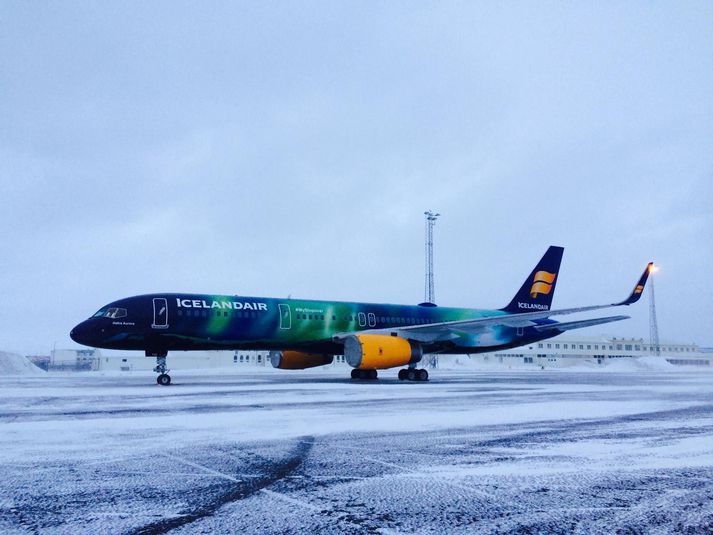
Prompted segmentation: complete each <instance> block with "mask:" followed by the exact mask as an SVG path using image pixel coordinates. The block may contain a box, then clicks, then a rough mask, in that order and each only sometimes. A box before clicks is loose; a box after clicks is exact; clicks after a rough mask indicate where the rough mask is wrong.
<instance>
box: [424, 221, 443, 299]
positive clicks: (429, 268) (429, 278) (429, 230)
mask: <svg viewBox="0 0 713 535" xmlns="http://www.w3.org/2000/svg"><path fill="white" fill-rule="evenodd" d="M423 215H425V216H426V287H425V290H424V301H425V302H427V303H435V302H436V292H435V289H434V284H433V226H434V225H435V224H436V219H438V217H439V216H440V215H441V214H435V213H433V211H431V210H428V211H427V212H424V213H423Z"/></svg>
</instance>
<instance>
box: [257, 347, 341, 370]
mask: <svg viewBox="0 0 713 535" xmlns="http://www.w3.org/2000/svg"><path fill="white" fill-rule="evenodd" d="M333 360H334V357H333V356H332V355H318V354H313V353H302V352H301V351H270V362H271V363H272V367H273V368H280V369H281V370H304V369H305V368H314V367H316V366H326V365H327V364H331V363H332V361H333Z"/></svg>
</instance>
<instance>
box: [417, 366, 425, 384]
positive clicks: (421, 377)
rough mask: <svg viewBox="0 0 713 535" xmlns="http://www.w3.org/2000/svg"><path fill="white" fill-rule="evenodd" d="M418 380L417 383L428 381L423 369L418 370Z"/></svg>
mask: <svg viewBox="0 0 713 535" xmlns="http://www.w3.org/2000/svg"><path fill="white" fill-rule="evenodd" d="M417 375H418V380H419V381H428V370H424V369H423V368H422V369H420V370H418V374H417Z"/></svg>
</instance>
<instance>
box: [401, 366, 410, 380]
mask: <svg viewBox="0 0 713 535" xmlns="http://www.w3.org/2000/svg"><path fill="white" fill-rule="evenodd" d="M407 375H408V370H407V369H406V368H403V369H401V370H399V381H405V380H406V376H407Z"/></svg>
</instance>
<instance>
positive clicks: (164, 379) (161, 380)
mask: <svg viewBox="0 0 713 535" xmlns="http://www.w3.org/2000/svg"><path fill="white" fill-rule="evenodd" d="M156 382H157V383H158V384H160V385H161V386H168V385H170V384H171V376H170V375H168V374H167V373H162V374H161V375H159V376H158V377H157V378H156Z"/></svg>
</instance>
